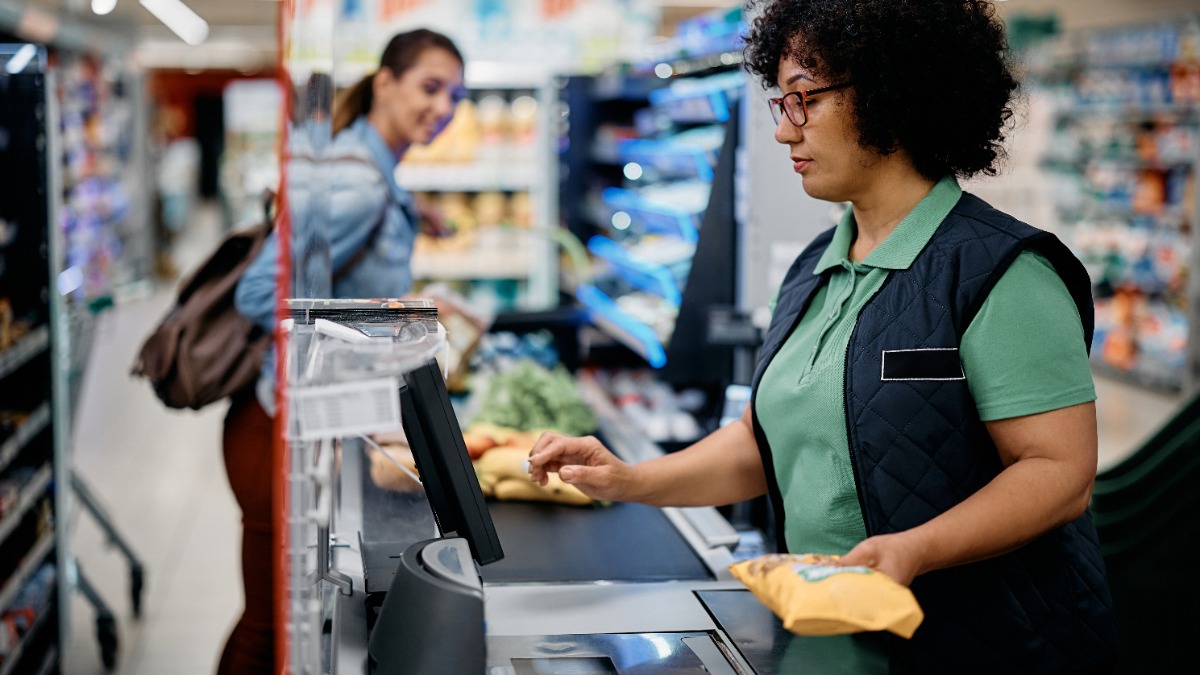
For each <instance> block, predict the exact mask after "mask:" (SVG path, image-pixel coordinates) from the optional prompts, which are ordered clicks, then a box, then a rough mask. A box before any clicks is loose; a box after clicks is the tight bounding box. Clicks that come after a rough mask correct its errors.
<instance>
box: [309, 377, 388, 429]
mask: <svg viewBox="0 0 1200 675" xmlns="http://www.w3.org/2000/svg"><path fill="white" fill-rule="evenodd" d="M288 395H289V396H290V397H291V410H292V419H293V420H294V422H295V432H296V435H297V436H298V438H299V440H301V441H315V440H318V439H322V438H340V437H342V436H355V435H358V434H373V433H380V432H384V431H394V430H396V429H399V428H400V380H399V378H395V377H385V378H379V379H374V380H362V381H359V382H339V383H337V384H325V385H320V386H314V387H293V388H291V389H289V390H288Z"/></svg>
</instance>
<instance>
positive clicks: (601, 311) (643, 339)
mask: <svg viewBox="0 0 1200 675" xmlns="http://www.w3.org/2000/svg"><path fill="white" fill-rule="evenodd" d="M575 297H576V298H578V299H579V301H580V302H582V303H583V305H584V306H585V307H587V309H588V311H589V313H590V314H591V315H592V322H593V323H594V324H595V325H596V326H597V327H599V328H600V329H601V330H603V331H604V332H605V333H607V334H608V335H609V336H610V337H612V338H613V339H615V340H617V341H619V342H621V343H622V344H624V345H625V346H627V347H629V348H630V349H631V350H633V352H634V353H636V354H637V355H639V356H641V357H642V358H644V359H646V363H649V364H650V365H651V366H653V367H654V368H661V367H663V365H665V364H666V362H667V353H666V350H665V349H663V345H662V342H661V341H660V340H659V339H658V336H657V335H655V333H654V330H653V329H652V328H650V327H649V326H647V325H646V324H644V323H642V322H640V321H638V320H637V319H635V318H633V317H632V316H630V315H629V314H628V313H627V312H625V310H623V309H621V308H620V307H619V306H617V303H616V302H614V301H613V299H612V298H610V297H608V296H607V295H605V294H604V292H603V291H601V290H600V289H598V288H596V287H595V286H592V285H590V284H580V285H579V287H578V288H576V289H575Z"/></svg>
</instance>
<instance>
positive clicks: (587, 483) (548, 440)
mask: <svg viewBox="0 0 1200 675" xmlns="http://www.w3.org/2000/svg"><path fill="white" fill-rule="evenodd" d="M551 473H557V474H558V476H559V478H562V480H563V482H564V483H569V484H571V485H574V486H575V487H577V488H579V489H580V491H582V492H583V493H584V494H585V495H587V496H589V497H591V498H592V499H598V500H602V501H610V502H621V501H631V498H632V497H633V495H634V483H635V478H636V473H635V470H634V467H633V466H632V465H630V464H627V463H625V462H623V461H621V460H620V459H618V458H617V456H616V455H614V454H613V453H612V452H611V451H610V450H609V449H608V448H606V447H604V445H603V444H602V443H600V441H598V440H596V438H595V437H594V436H584V437H574V436H564V435H562V434H558V433H554V432H547V433H544V434H542V436H541V437H540V438H538V440H537V443H535V444H534V446H533V449H532V450H530V451H529V477H530V479H531V480H533V482H535V483H538V484H539V485H545V484H546V481H547V479H548V477H549V476H548V475H549V474H551Z"/></svg>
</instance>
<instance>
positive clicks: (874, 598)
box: [729, 553, 925, 638]
mask: <svg viewBox="0 0 1200 675" xmlns="http://www.w3.org/2000/svg"><path fill="white" fill-rule="evenodd" d="M835 560H837V556H822V555H816V554H812V553H807V554H803V555H787V554H770V555H765V556H760V557H758V558H754V559H751V560H747V561H745V562H740V563H737V564H736V565H732V566H731V567H730V568H729V571H730V572H732V573H733V576H734V578H736V579H737V580H738V581H740V582H742V583H743V584H745V585H746V587H747V588H749V589H750V592H752V593H754V596H755V597H756V598H758V599H759V601H760V602H762V603H763V604H764V605H766V606H767V607H768V608H769V609H770V610H771V611H772V612H774V613H775V615H776V616H778V617H779V618H780V619H781V620H782V621H783V627H784V628H786V629H787V630H789V631H791V632H793V633H796V634H797V635H840V634H843V633H859V632H863V631H878V630H887V631H891V632H893V633H895V634H896V635H899V636H900V637H904V638H911V637H912V635H913V633H914V632H915V631H916V630H917V627H918V626H920V625H921V621H923V620H924V619H925V613H924V612H922V611H921V607H920V605H918V604H917V599H916V598H915V597H914V596H913V594H912V591H910V590H909V589H908V588H906V587H904V586H901V585H900V584H898V583H896V582H895V581H893V580H892V579H891V578H890V577H888V576H887V575H886V574H883V573H881V572H877V571H875V570H872V569H870V568H868V567H837V566H835V565H833V564H831V563H833V562H834V561H835Z"/></svg>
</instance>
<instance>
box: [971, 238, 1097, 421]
mask: <svg viewBox="0 0 1200 675" xmlns="http://www.w3.org/2000/svg"><path fill="white" fill-rule="evenodd" d="M960 355H961V357H962V364H963V371H964V372H965V373H966V375H967V384H968V386H969V387H970V389H971V395H972V396H973V397H974V398H975V403H976V406H977V408H978V410H979V415H980V417H981V418H982V419H983V420H984V421H991V420H999V419H1008V418H1011V417H1021V416H1024V415H1033V414H1036V413H1040V412H1046V411H1049V410H1057V409H1059V408H1066V407H1069V406H1073V405H1078V404H1080V403H1087V402H1089V401H1094V400H1096V388H1095V384H1094V383H1093V382H1092V371H1091V367H1090V365H1089V364H1088V357H1087V346H1086V344H1085V342H1084V335H1083V324H1082V322H1081V321H1080V319H1079V309H1078V308H1077V307H1076V306H1075V302H1074V300H1073V299H1072V298H1071V294H1070V293H1069V292H1068V291H1067V286H1066V284H1065V283H1064V282H1063V280H1062V278H1061V277H1059V275H1058V272H1056V271H1055V269H1054V266H1053V264H1051V263H1050V261H1049V260H1047V259H1046V258H1045V257H1043V256H1041V255H1040V254H1038V253H1035V252H1033V251H1025V252H1023V253H1021V255H1019V256H1018V257H1017V259H1016V260H1014V261H1013V263H1012V265H1011V266H1010V267H1009V268H1008V270H1006V271H1005V273H1004V275H1003V276H1002V277H1001V278H1000V281H999V282H997V284H996V286H995V287H994V288H993V289H992V291H991V293H990V294H989V295H988V297H987V300H985V301H984V303H983V306H982V308H980V311H979V314H977V315H976V316H975V318H974V320H973V321H972V322H971V325H970V326H969V327H968V328H967V331H966V333H964V334H963V339H962V344H961V345H960Z"/></svg>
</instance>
